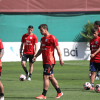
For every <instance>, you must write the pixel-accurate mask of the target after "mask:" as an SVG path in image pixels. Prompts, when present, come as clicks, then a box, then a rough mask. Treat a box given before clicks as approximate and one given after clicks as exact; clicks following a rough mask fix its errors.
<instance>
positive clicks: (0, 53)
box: [0, 39, 4, 78]
mask: <svg viewBox="0 0 100 100" xmlns="http://www.w3.org/2000/svg"><path fill="white" fill-rule="evenodd" d="M3 54H4V47H3V43H2V41H1V39H0V78H1V69H2V62H1V58H2V56H3Z"/></svg>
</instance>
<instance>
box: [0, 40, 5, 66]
mask: <svg viewBox="0 0 100 100" xmlns="http://www.w3.org/2000/svg"><path fill="white" fill-rule="evenodd" d="M0 49H4V47H3V43H2V41H1V39H0ZM0 66H2V62H1V59H0Z"/></svg>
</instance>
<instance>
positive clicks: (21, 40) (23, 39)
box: [21, 35, 25, 43]
mask: <svg viewBox="0 0 100 100" xmlns="http://www.w3.org/2000/svg"><path fill="white" fill-rule="evenodd" d="M24 37H25V35H23V36H22V40H21V42H22V43H24Z"/></svg>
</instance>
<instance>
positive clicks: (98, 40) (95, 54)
mask: <svg viewBox="0 0 100 100" xmlns="http://www.w3.org/2000/svg"><path fill="white" fill-rule="evenodd" d="M91 31H92V34H93V39H92V40H91V41H90V50H91V55H90V57H91V59H90V71H91V78H90V79H91V85H92V89H91V90H94V80H95V72H96V71H97V69H98V71H100V37H98V29H95V28H93V29H92V30H91Z"/></svg>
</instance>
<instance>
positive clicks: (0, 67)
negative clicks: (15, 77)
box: [0, 66, 2, 79]
mask: <svg viewBox="0 0 100 100" xmlns="http://www.w3.org/2000/svg"><path fill="white" fill-rule="evenodd" d="M1 69H2V66H0V79H1Z"/></svg>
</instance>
